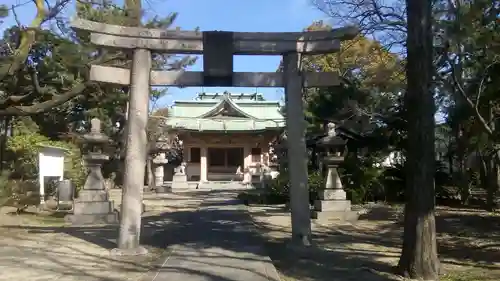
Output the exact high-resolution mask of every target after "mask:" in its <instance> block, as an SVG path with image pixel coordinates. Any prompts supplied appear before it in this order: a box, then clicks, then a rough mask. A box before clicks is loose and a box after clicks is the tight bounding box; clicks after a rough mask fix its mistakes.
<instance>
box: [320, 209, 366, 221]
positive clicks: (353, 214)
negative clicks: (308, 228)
mask: <svg viewBox="0 0 500 281" xmlns="http://www.w3.org/2000/svg"><path fill="white" fill-rule="evenodd" d="M311 218H312V219H314V220H317V221H324V222H328V221H356V220H358V218H359V214H358V212H357V211H350V210H348V211H326V212H325V211H323V212H319V211H316V210H313V211H312V212H311Z"/></svg>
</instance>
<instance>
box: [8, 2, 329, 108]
mask: <svg viewBox="0 0 500 281" xmlns="http://www.w3.org/2000/svg"><path fill="white" fill-rule="evenodd" d="M4 1H7V5H9V6H11V5H16V4H22V3H26V4H24V5H21V6H20V7H18V8H16V12H17V15H18V18H19V19H20V21H21V22H22V23H23V24H27V23H29V21H30V20H31V19H32V18H33V16H34V4H33V3H32V2H31V1H26V0H4ZM4 1H2V2H4ZM50 1H51V2H52V1H54V0H50ZM71 5H74V4H71ZM143 7H144V9H145V13H146V15H145V16H146V17H153V16H155V15H158V16H162V15H167V14H168V13H170V12H178V13H179V17H178V19H177V21H176V22H175V26H179V27H181V28H182V29H185V30H190V29H194V28H196V27H199V28H200V29H201V30H228V31H248V32H251V31H254V32H256V31H262V32H272V31H274V32H276V31H300V30H302V29H303V28H305V27H306V26H308V25H309V24H311V23H312V22H313V21H315V20H319V19H323V18H324V16H323V14H322V13H320V12H319V11H317V10H316V9H315V8H314V7H312V6H311V5H310V4H309V0H252V1H242V0H239V1H236V0H148V1H143ZM71 10H72V9H71V8H70V9H68V11H67V14H68V16H71ZM12 24H14V19H13V18H12V17H10V18H9V19H7V21H6V22H5V23H4V24H2V26H1V27H0V30H1V29H3V28H5V27H7V26H10V25H12ZM279 62H280V57H279V56H236V57H235V62H234V64H235V65H234V70H235V71H271V72H272V71H276V69H277V67H278V65H279ZM202 68H203V61H202V60H200V59H198V62H197V63H196V65H194V66H192V67H190V70H202ZM224 90H228V91H232V92H250V93H254V92H255V91H257V92H259V93H263V94H264V96H265V97H266V98H267V99H271V100H281V99H282V94H283V90H282V89H279V88H258V89H255V88H208V87H204V88H201V87H192V88H183V89H178V88H172V87H171V88H169V89H168V92H169V94H168V95H167V96H166V97H164V98H163V99H162V100H161V101H160V105H162V106H164V105H170V104H171V103H172V101H173V100H179V99H182V100H186V99H192V98H194V97H195V95H196V94H197V93H198V92H201V91H205V92H220V91H224Z"/></svg>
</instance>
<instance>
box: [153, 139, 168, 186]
mask: <svg viewBox="0 0 500 281" xmlns="http://www.w3.org/2000/svg"><path fill="white" fill-rule="evenodd" d="M169 148H170V146H169V144H168V140H167V139H166V138H165V137H163V136H161V137H159V138H158V139H157V140H156V141H155V142H154V143H153V145H152V146H151V149H150V151H149V154H150V155H151V156H152V157H153V159H152V161H151V164H152V169H153V174H154V183H155V186H154V189H162V188H163V186H164V166H165V164H167V163H168V160H167V158H166V156H165V153H166V152H167V151H168V150H169Z"/></svg>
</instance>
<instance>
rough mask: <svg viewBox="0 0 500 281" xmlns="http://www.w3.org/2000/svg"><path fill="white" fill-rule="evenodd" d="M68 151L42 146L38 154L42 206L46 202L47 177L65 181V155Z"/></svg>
mask: <svg viewBox="0 0 500 281" xmlns="http://www.w3.org/2000/svg"><path fill="white" fill-rule="evenodd" d="M65 152H66V149H64V148H60V147H54V146H41V147H40V151H39V153H38V177H39V178H38V181H39V183H40V204H44V202H45V186H44V184H45V181H44V179H45V177H58V178H59V180H63V175H64V153H65Z"/></svg>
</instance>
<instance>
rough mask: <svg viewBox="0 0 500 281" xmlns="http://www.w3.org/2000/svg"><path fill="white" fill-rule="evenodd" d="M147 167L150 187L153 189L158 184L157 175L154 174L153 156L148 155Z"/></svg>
mask: <svg viewBox="0 0 500 281" xmlns="http://www.w3.org/2000/svg"><path fill="white" fill-rule="evenodd" d="M146 169H147V178H148V189H149V190H151V189H153V188H154V187H155V186H156V183H155V177H154V175H153V158H152V157H151V156H148V158H147V163H146Z"/></svg>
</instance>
